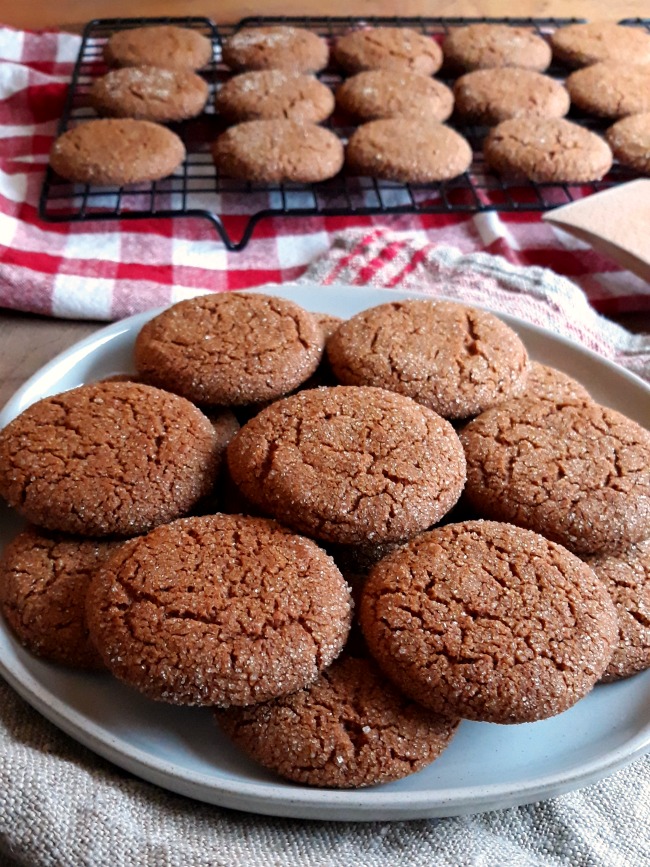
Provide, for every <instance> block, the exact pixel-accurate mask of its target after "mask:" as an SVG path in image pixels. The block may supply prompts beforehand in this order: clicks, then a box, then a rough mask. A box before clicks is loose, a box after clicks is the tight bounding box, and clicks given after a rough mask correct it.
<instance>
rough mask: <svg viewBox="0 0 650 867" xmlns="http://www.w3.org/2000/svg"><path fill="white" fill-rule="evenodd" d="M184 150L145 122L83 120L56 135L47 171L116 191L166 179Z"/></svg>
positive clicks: (174, 139)
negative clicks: (115, 188) (137, 184)
mask: <svg viewBox="0 0 650 867" xmlns="http://www.w3.org/2000/svg"><path fill="white" fill-rule="evenodd" d="M184 159H185V146H184V144H183V142H182V141H181V140H180V138H179V137H178V136H177V135H176V133H173V132H172V131H171V130H169V129H167V128H166V127H164V126H160V124H157V123H151V122H150V121H148V120H134V119H133V118H120V119H112V118H102V119H100V120H89V121H86V122H85V123H83V124H80V125H79V126H76V127H74V128H73V129H69V130H68V131H67V132H64V133H63V134H62V135H60V136H59V137H58V138H57V139H56V140H55V141H54V144H53V145H52V150H51V151H50V165H51V166H52V168H53V169H54V171H55V172H56V173H57V174H58V175H61V177H62V178H65V179H66V180H68V181H73V182H74V183H79V184H106V185H117V186H122V185H123V184H135V183H140V182H144V181H156V180H159V179H160V178H165V177H167V175H171V174H172V173H173V172H174V171H176V169H177V168H178V167H179V165H180V164H181V163H182V162H183V160H184Z"/></svg>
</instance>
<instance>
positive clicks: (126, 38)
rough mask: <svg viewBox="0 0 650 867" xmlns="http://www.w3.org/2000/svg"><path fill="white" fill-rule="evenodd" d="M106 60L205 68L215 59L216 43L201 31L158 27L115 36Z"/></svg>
mask: <svg viewBox="0 0 650 867" xmlns="http://www.w3.org/2000/svg"><path fill="white" fill-rule="evenodd" d="M104 59H105V60H106V63H108V65H109V66H158V67H162V68H164V69H201V67H202V66H205V65H206V64H207V63H209V62H210V61H211V60H212V42H211V41H210V40H209V39H208V37H207V36H204V35H203V34H202V33H199V32H198V31H197V30H191V29H190V28H187V27H176V26H175V25H173V24H156V25H152V26H150V27H137V28H133V29H131V30H119V31H118V32H117V33H113V35H112V36H111V37H110V38H109V39H108V42H107V43H106V45H105V46H104Z"/></svg>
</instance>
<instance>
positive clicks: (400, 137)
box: [345, 117, 472, 184]
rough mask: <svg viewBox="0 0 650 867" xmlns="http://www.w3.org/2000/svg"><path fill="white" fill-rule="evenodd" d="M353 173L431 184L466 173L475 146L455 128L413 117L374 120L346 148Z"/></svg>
mask: <svg viewBox="0 0 650 867" xmlns="http://www.w3.org/2000/svg"><path fill="white" fill-rule="evenodd" d="M345 162H346V166H347V168H348V170H349V172H350V173H351V174H354V175H368V176H370V177H373V178H383V179H384V180H389V181H401V182H402V183H414V184H427V183H431V182H433V181H447V180H451V179H452V178H456V177H458V175H462V174H463V172H466V171H467V169H468V168H469V167H470V164H471V162H472V149H471V148H470V146H469V144H468V143H467V141H466V140H465V139H464V138H463V137H462V136H461V135H459V133H457V132H456V131H455V130H453V129H451V128H450V127H448V126H445V125H444V124H442V123H435V122H433V121H430V122H426V121H423V120H418V119H416V118H413V117H391V118H381V119H380V120H371V121H369V122H368V123H364V124H363V125H362V126H360V127H358V128H357V129H356V130H355V131H354V133H353V134H352V135H351V136H350V140H349V142H348V145H347V148H346V151H345Z"/></svg>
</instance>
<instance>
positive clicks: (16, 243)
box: [0, 27, 650, 320]
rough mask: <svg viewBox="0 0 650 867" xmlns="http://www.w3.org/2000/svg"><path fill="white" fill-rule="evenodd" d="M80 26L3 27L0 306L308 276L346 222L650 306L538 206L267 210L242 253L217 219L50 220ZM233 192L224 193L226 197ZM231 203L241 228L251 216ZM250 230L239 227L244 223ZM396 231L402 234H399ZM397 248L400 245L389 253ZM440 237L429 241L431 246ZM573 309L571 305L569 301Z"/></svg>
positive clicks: (140, 298) (115, 304) (30, 306)
mask: <svg viewBox="0 0 650 867" xmlns="http://www.w3.org/2000/svg"><path fill="white" fill-rule="evenodd" d="M79 46H80V37H78V36H75V35H71V34H65V33H51V32H49V33H33V32H22V31H16V30H13V29H10V28H8V27H0V306H2V307H6V308H12V309H16V310H23V311H32V312H36V313H41V314H45V315H49V316H57V317H66V318H75V319H97V320H113V319H119V318H122V317H124V316H127V315H130V314H132V313H137V312H139V311H142V310H145V309H148V308H151V307H154V306H158V305H161V304H166V303H169V302H171V301H175V300H179V299H181V298H183V297H187V296H188V295H193V294H196V293H197V292H205V291H223V290H230V289H241V288H246V287H250V286H257V285H260V284H263V283H267V282H277V283H282V282H285V281H287V280H294V279H296V278H297V277H298V276H300V275H301V274H302V273H303V272H304V271H305V268H306V267H307V266H308V264H309V263H310V262H311V261H312V260H314V259H315V258H316V257H318V256H322V255H323V254H325V253H326V252H327V251H328V250H329V249H330V246H331V243H332V238H333V236H335V235H337V234H338V233H340V232H341V231H342V230H344V229H348V228H351V227H363V228H365V229H366V230H368V229H371V228H373V227H376V226H379V225H385V226H387V227H388V228H390V229H391V230H392V231H394V232H397V233H398V238H400V239H402V240H405V241H406V244H407V246H406V247H405V248H404V249H409V247H408V245H409V244H411V243H414V244H415V247H414V248H413V249H414V254H416V253H417V255H418V256H420V255H421V253H420V252H418V251H420V250H421V248H422V245H423V244H424V245H425V246H426V245H438V244H444V245H448V246H451V247H454V248H457V249H458V250H459V251H460V252H461V253H471V252H476V251H481V252H485V253H491V254H498V255H499V256H501V257H503V258H504V259H505V260H506V261H507V262H510V263H511V264H514V265H520V266H543V267H544V268H550V269H553V270H554V271H555V272H557V273H558V274H560V275H564V276H566V277H568V278H570V279H571V280H572V281H574V282H575V283H576V284H578V285H579V286H580V287H581V288H582V289H583V290H584V292H585V293H586V296H587V297H588V299H589V301H590V303H591V305H593V307H594V308H595V309H598V310H600V311H602V312H605V313H616V312H623V311H629V310H650V285H648V284H647V283H646V282H644V281H642V280H640V279H639V278H637V277H634V276H633V275H632V274H630V273H629V272H628V271H624V270H622V269H620V268H619V267H618V266H617V265H616V264H615V263H614V262H612V261H609V260H607V259H605V258H603V257H602V256H600V255H599V254H597V253H595V252H594V251H593V250H591V249H590V248H588V247H587V246H586V245H584V244H583V243H581V242H579V241H576V240H575V239H573V238H571V237H570V236H569V235H567V234H565V233H562V232H560V231H559V230H557V229H554V228H552V227H551V226H550V225H548V224H546V223H544V222H542V221H541V220H540V216H539V214H508V215H499V214H496V213H483V214H478V215H476V216H473V217H471V216H470V217H468V216H467V215H444V216H441V215H418V216H408V215H407V216H400V217H394V218H387V217H386V216H377V217H356V218H345V217H337V218H327V217H314V218H302V217H301V218H291V217H287V218H273V219H266V220H262V221H261V222H260V224H259V225H258V227H257V229H256V230H255V233H254V235H253V238H252V240H251V242H250V243H249V245H248V246H247V247H246V248H245V249H244V250H243V251H242V252H229V251H228V250H226V249H225V247H224V245H223V244H222V243H221V242H220V240H219V239H218V237H217V235H216V233H215V231H214V229H213V227H212V226H211V225H210V224H209V223H208V221H207V220H202V219H200V218H185V217H184V218H176V219H170V218H161V219H156V220H153V219H146V220H142V221H140V220H132V221H126V220H124V221H113V220H111V221H103V222H86V223H75V224H72V223H70V224H66V223H56V224H54V223H45V222H42V221H41V220H40V219H39V217H38V214H37V203H38V197H39V194H40V189H41V184H42V180H43V173H44V169H45V166H46V164H47V159H48V153H49V149H50V146H51V143H52V140H53V137H54V134H55V129H56V124H57V121H58V119H59V117H60V115H61V112H62V110H63V102H64V98H65V95H66V86H67V84H68V82H69V81H70V76H71V73H72V66H73V61H74V60H75V57H76V55H77V52H78V50H79ZM224 201H225V199H224ZM231 208H232V211H231V212H230V213H222V214H221V215H220V216H221V217H222V219H223V222H224V224H225V226H226V228H227V230H228V231H229V233H232V234H233V235H234V236H237V235H238V234H239V233H240V230H241V226H242V224H243V220H244V219H245V215H243V214H242V203H241V202H240V203H239V207H237V203H236V202H235V203H234V204H233V205H232V206H231ZM238 230H239V231H238ZM396 240H397V238H395V237H391V238H390V241H389V245H394V244H395V242H396ZM394 249H395V247H394V246H389V248H388V250H387V252H386V255H392V254H393V252H394ZM429 249H430V248H429ZM569 312H570V311H569Z"/></svg>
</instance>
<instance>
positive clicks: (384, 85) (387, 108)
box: [336, 69, 454, 121]
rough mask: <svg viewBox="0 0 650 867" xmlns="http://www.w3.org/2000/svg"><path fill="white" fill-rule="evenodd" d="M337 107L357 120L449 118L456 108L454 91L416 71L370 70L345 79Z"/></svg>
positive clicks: (338, 89)
mask: <svg viewBox="0 0 650 867" xmlns="http://www.w3.org/2000/svg"><path fill="white" fill-rule="evenodd" d="M336 104H337V107H338V108H339V109H340V110H341V111H343V112H345V113H346V114H348V115H349V116H350V117H352V118H354V119H355V120H361V121H364V120H375V119H376V118H380V117H404V116H407V117H418V118H421V119H423V120H438V121H443V120H447V118H448V117H449V116H450V114H451V112H452V110H453V108H454V97H453V94H452V92H451V90H450V89H449V88H448V87H447V86H446V85H444V84H443V83H442V82H441V81H436V80H435V79H433V78H429V77H428V76H425V75H420V74H418V73H415V72H404V71H401V70H395V69H368V70H366V71H365V72H359V73H358V74H357V75H353V76H352V78H348V79H347V80H346V81H344V82H343V83H342V84H341V85H339V87H338V88H337V90H336Z"/></svg>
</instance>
